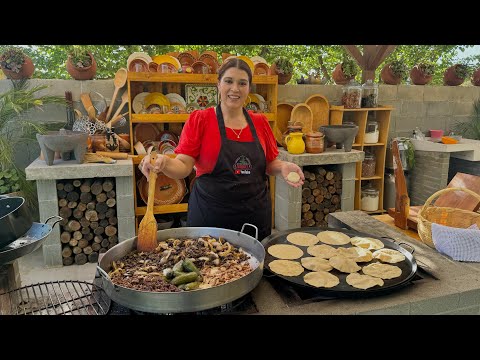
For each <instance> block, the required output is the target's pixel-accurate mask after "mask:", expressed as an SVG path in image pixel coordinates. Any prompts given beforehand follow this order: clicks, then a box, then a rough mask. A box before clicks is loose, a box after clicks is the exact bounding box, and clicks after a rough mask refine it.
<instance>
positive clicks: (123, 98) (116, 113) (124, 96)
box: [113, 90, 128, 119]
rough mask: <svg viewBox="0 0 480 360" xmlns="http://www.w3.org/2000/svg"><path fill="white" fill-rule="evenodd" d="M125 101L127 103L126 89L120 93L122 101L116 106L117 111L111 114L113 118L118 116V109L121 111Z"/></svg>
mask: <svg viewBox="0 0 480 360" xmlns="http://www.w3.org/2000/svg"><path fill="white" fill-rule="evenodd" d="M126 103H128V91H127V90H125V91H124V92H123V94H122V103H121V104H120V106H119V107H118V109H117V111H115V114H113V119H115V118H116V117H117V116H118V114H120V111H122V109H123V107H124V106H125V104H126Z"/></svg>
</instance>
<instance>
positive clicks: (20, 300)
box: [0, 281, 111, 315]
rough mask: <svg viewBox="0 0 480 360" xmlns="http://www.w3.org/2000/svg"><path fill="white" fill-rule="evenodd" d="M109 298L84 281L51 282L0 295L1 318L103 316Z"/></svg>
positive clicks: (96, 287) (100, 289) (93, 285)
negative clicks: (24, 316)
mask: <svg viewBox="0 0 480 360" xmlns="http://www.w3.org/2000/svg"><path fill="white" fill-rule="evenodd" d="M110 302H111V301H110V298H109V297H108V296H107V294H106V293H105V291H103V289H102V288H100V287H98V286H96V285H95V284H91V283H88V282H85V281H50V282H43V283H38V284H33V285H28V286H24V287H21V288H19V289H16V290H12V291H9V292H7V293H4V294H0V314H1V315H105V314H107V313H108V311H109V309H110Z"/></svg>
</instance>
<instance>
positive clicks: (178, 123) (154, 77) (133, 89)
mask: <svg viewBox="0 0 480 360" xmlns="http://www.w3.org/2000/svg"><path fill="white" fill-rule="evenodd" d="M217 82H218V75H217V74H182V73H178V74H163V73H151V72H146V73H142V72H128V74H127V84H128V90H127V91H128V98H129V115H130V135H131V136H130V143H131V144H130V145H131V153H132V154H134V153H135V149H134V147H133V145H134V138H133V134H134V132H133V128H134V126H135V124H138V123H155V124H161V127H163V129H165V125H166V127H168V129H169V130H171V131H173V132H175V133H177V134H178V135H180V133H181V131H182V128H183V124H184V123H185V122H186V121H187V119H188V117H189V114H135V113H134V112H133V108H132V101H133V99H134V98H135V96H136V95H137V94H138V93H140V92H144V91H147V92H157V91H158V92H161V93H163V94H167V93H177V94H180V95H182V96H183V97H184V98H185V85H186V84H210V85H216V84H217ZM251 92H252V93H258V94H260V95H262V96H263V98H264V99H265V101H266V102H267V104H268V108H269V109H270V110H269V111H270V112H267V113H265V116H266V117H267V119H268V121H269V123H270V126H271V127H272V128H273V126H274V125H275V121H276V119H277V98H278V77H277V76H276V75H266V76H265V75H262V76H260V75H254V76H253V79H252V89H251ZM173 156H174V155H173ZM143 157H144V156H142V155H140V156H138V157H136V158H134V159H135V160H134V161H133V164H134V165H133V166H134V169H133V176H134V192H133V193H134V203H135V222H136V224H135V225H136V226H135V227H136V231H138V224H139V220H140V219H139V217H140V218H141V217H142V216H143V215H145V212H146V209H147V206H146V205H139V199H138V195H137V181H138V179H137V177H138V175H137V172H136V171H137V165H138V164H139V163H140V161H141V160H142V158H143ZM269 182H270V197H271V200H272V224H273V220H274V213H273V211H274V209H275V204H274V201H275V178H274V177H273V176H271V177H270V181H269ZM187 186H188V183H187ZM183 201H184V202H182V203H180V204H171V205H161V206H154V208H153V212H154V214H172V213H183V212H187V210H188V204H187V201H186V200H185V199H184V200H183Z"/></svg>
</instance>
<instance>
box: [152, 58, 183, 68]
mask: <svg viewBox="0 0 480 360" xmlns="http://www.w3.org/2000/svg"><path fill="white" fill-rule="evenodd" d="M153 61H154V62H156V63H157V64H159V65H160V64H161V63H169V64H172V65H173V66H174V67H175V71H177V70H178V69H180V68H181V65H180V61H178V59H177V58H175V57H173V56H169V55H155V56H154V57H153Z"/></svg>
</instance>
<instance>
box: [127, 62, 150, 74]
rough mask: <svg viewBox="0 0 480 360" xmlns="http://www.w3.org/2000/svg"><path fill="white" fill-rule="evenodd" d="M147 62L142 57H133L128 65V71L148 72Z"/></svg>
mask: <svg viewBox="0 0 480 360" xmlns="http://www.w3.org/2000/svg"><path fill="white" fill-rule="evenodd" d="M148 64H149V63H147V62H146V61H145V60H143V59H133V60H132V61H130V64H129V65H128V71H130V72H148V71H149V70H148Z"/></svg>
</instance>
